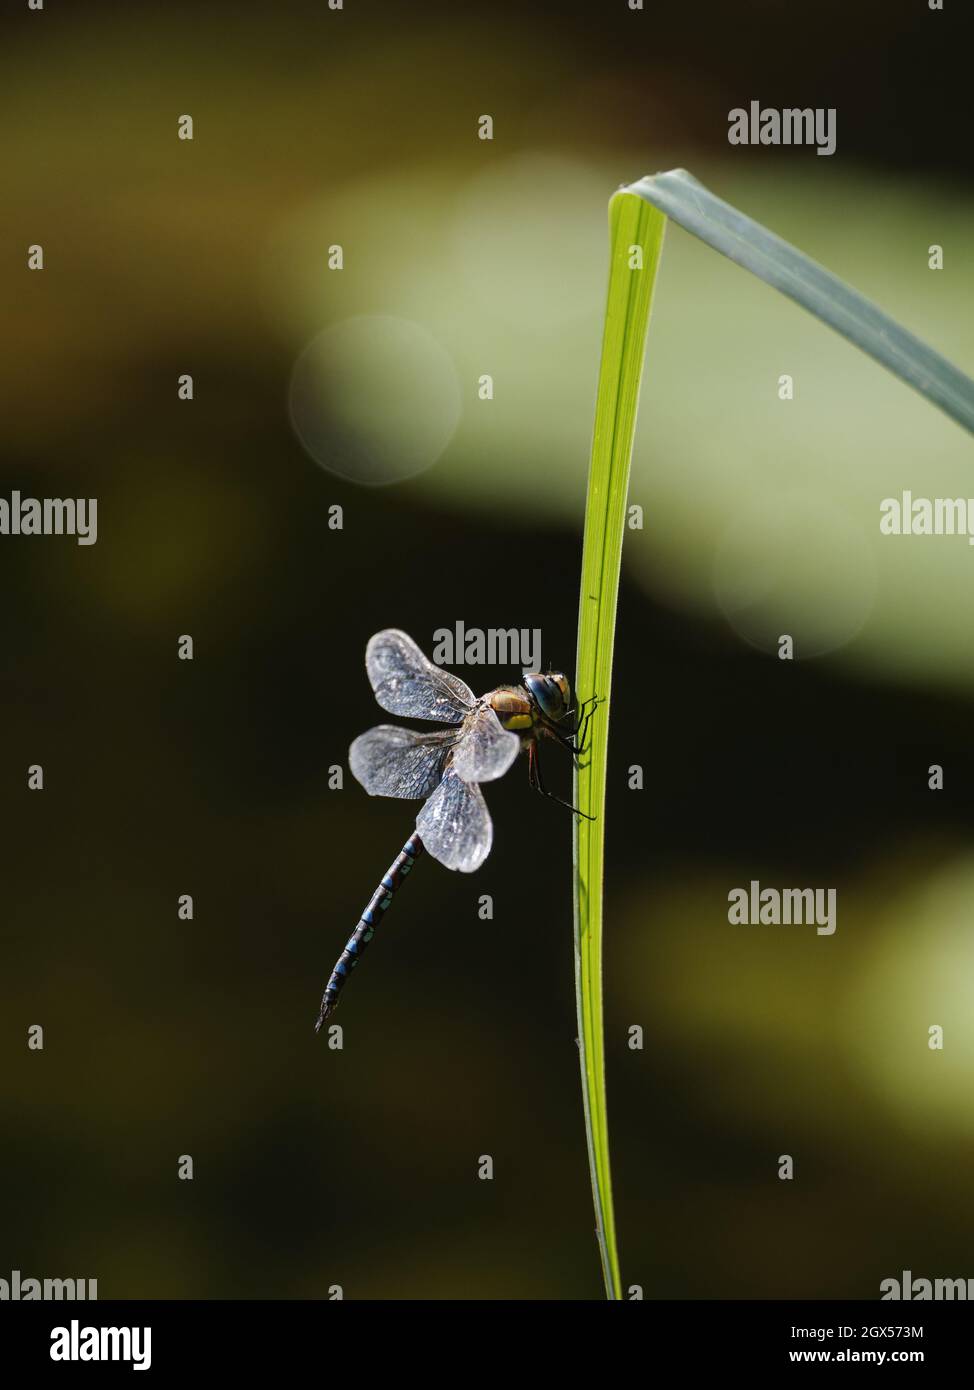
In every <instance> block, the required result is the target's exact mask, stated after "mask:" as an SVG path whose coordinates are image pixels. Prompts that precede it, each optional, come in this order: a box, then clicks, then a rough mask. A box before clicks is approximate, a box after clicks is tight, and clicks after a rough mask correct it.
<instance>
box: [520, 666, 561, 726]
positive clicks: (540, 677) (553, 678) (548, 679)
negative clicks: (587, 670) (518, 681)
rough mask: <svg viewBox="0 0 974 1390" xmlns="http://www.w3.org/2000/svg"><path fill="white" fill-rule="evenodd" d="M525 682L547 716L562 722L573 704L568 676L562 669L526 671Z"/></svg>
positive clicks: (556, 721) (555, 722) (530, 693)
mask: <svg viewBox="0 0 974 1390" xmlns="http://www.w3.org/2000/svg"><path fill="white" fill-rule="evenodd" d="M524 684H525V687H526V688H527V691H528V693H529V695H530V696H531V697H532V699H534V700H536V701H537V703H538V705H539V707H540V709H541V713H542V714H543V715H544V716H545V718H546V719H550V720H551V721H552V723H554V724H560V723H561V721H562V720H563V719H564V718H565V716H566V715H567V714H568V711H569V708H570V706H571V686H570V685H569V684H568V677H567V676H563V675H562V674H561V672H560V671H525V673H524Z"/></svg>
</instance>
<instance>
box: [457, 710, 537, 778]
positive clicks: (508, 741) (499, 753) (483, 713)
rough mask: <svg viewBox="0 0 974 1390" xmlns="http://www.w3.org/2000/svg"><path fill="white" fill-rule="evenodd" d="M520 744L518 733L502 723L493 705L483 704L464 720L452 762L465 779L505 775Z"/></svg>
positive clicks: (460, 775) (458, 774) (458, 773)
mask: <svg viewBox="0 0 974 1390" xmlns="http://www.w3.org/2000/svg"><path fill="white" fill-rule="evenodd" d="M520 748H521V740H520V739H519V738H518V736H517V734H512V733H511V732H510V730H508V729H505V728H504V727H503V726H502V724H501V721H500V720H499V719H498V718H497V715H496V714H495V713H494V711H493V710H492V709H491V707H490V705H481V706H480V708H479V709H478V710H477V711H476V713H475V714H471V715H470V716H469V717H468V719H467V721H466V723H465V724H464V727H463V733H462V734H461V736H460V742H459V743H458V744H457V747H456V752H455V753H454V754H453V762H452V764H451V766H452V768H453V771H454V772H455V773H456V774H457V776H458V777H460V778H462V779H463V781H464V782H493V781H494V779H495V778H497V777H503V776H504V773H505V772H506V771H507V769H508V768H509V767H510V765H511V763H512V762H513V761H514V759H515V758H516V757H517V755H518V752H519V751H520Z"/></svg>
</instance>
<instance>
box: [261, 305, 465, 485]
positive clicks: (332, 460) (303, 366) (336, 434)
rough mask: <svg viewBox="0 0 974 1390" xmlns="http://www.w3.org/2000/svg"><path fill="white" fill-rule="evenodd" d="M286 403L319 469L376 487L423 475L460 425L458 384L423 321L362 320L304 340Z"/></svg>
mask: <svg viewBox="0 0 974 1390" xmlns="http://www.w3.org/2000/svg"><path fill="white" fill-rule="evenodd" d="M288 405H289V410H290V415H291V424H292V426H293V428H294V431H295V433H296V434H297V436H298V438H299V439H300V441H301V443H302V445H303V446H304V448H305V449H306V450H307V452H308V453H309V454H310V455H311V457H312V458H313V459H314V461H315V462H316V463H317V464H318V465H319V466H320V467H322V468H324V469H326V470H327V471H328V472H329V473H334V474H336V475H337V476H338V477H340V478H345V479H347V480H348V481H349V482H355V483H360V484H362V485H363V486H366V487H382V486H385V485H387V484H389V483H398V482H402V481H403V480H404V479H406V478H412V477H415V476H416V475H417V474H418V473H422V472H424V470H425V469H427V468H429V467H431V465H432V464H434V463H435V462H436V460H437V459H438V458H439V457H440V455H441V454H442V453H443V450H444V449H445V448H446V446H447V445H448V444H449V442H450V440H451V439H452V437H453V434H454V432H455V431H456V428H457V425H458V424H459V421H460V414H461V393H460V381H459V377H458V375H457V370H456V367H455V365H454V363H453V359H452V358H451V357H450V355H449V353H447V352H446V350H445V349H444V348H443V347H442V346H441V345H440V344H439V343H438V342H437V341H436V339H435V338H434V337H433V336H432V334H431V333H430V332H429V331H428V330H427V329H426V328H424V327H423V326H422V324H419V323H415V322H413V321H412V320H409V319H403V318H396V317H392V316H389V315H381V314H376V315H363V316H359V317H356V318H351V319H344V320H342V321H341V322H340V323H336V324H332V325H330V326H329V327H328V328H326V329H324V331H323V332H321V333H319V334H318V335H317V336H316V337H315V338H313V339H312V340H311V342H310V343H308V345H307V346H306V347H305V348H304V350H303V351H302V352H301V354H300V356H299V357H298V359H297V361H296V363H295V364H294V370H293V372H292V373H291V384H290V390H289V395H288Z"/></svg>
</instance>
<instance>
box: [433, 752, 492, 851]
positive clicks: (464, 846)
mask: <svg viewBox="0 0 974 1390" xmlns="http://www.w3.org/2000/svg"><path fill="white" fill-rule="evenodd" d="M416 829H417V830H418V831H419V834H420V836H421V838H422V841H423V844H424V845H425V846H426V849H427V851H428V852H429V853H430V854H431V855H432V856H433V858H434V859H438V860H439V861H440V863H441V864H445V865H446V867H447V868H448V869H459V870H460V872H461V873H463V874H470V873H473V871H474V869H479V868H480V866H481V864H482V863H483V862H484V860H485V859H486V858H487V856H488V854H489V853H490V846H491V842H492V841H493V838H494V827H493V825H492V824H491V820H490V812H489V811H488V810H487V803H486V801H485V800H484V794H483V792H482V791H481V790H480V788H479V787H478V786H477V784H476V782H464V780H463V779H462V778H461V777H457V776H456V775H455V773H454V772H453V769H452V768H451V769H450V771H449V772H447V774H446V776H445V777H444V778H443V781H442V782H441V783H440V785H439V786H438V787H437V789H436V791H435V792H434V793H433V795H432V796H431V797H430V799H429V800H428V801H427V803H426V805H425V806H424V807H423V809H422V810H421V811H420V813H419V815H418V816H417V817H416Z"/></svg>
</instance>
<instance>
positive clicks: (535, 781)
mask: <svg viewBox="0 0 974 1390" xmlns="http://www.w3.org/2000/svg"><path fill="white" fill-rule="evenodd" d="M528 781H529V782H530V784H531V786H532V787H534V788H535V790H536V791H539V792H540V793H541V795H542V796H546V797H548V799H549V800H550V801H557V802H558V805H559V806H564V807H565V808H566V809H567V810H569V811H572V812H573V813H574V814H575V815H576V816H584V817H585V819H586V820H595V817H594V816H590V815H589V814H588V812H587V811H580V810H579V809H578V807H577V806H573V805H572V803H571V802H570V801H566V800H565V799H564V797H561V796H557V795H556V794H555V793H554V792H550V791H549V790H548V788H547V787H546V786H545V784H544V778H543V777H542V776H541V758H540V756H539V755H538V745H537V744H536V743H532V744H531V745H530V747H529V749H528Z"/></svg>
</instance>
